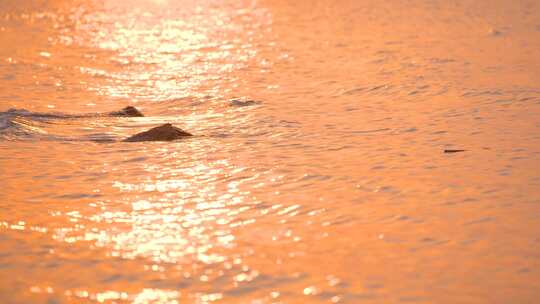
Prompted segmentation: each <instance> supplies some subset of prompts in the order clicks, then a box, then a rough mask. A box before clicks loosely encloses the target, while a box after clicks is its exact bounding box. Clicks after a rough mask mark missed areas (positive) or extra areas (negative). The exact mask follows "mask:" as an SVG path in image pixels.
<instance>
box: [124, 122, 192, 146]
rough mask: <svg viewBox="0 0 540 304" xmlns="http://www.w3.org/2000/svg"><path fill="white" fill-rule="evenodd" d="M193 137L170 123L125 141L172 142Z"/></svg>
mask: <svg viewBox="0 0 540 304" xmlns="http://www.w3.org/2000/svg"><path fill="white" fill-rule="evenodd" d="M188 136H193V135H192V134H191V133H188V132H186V131H184V130H182V129H180V128H177V127H175V126H173V125H172V124H170V123H167V124H164V125H161V126H159V127H155V128H152V129H150V130H148V131H144V132H141V133H137V134H135V135H133V136H130V137H128V138H126V139H124V141H128V142H134V141H172V140H176V139H180V138H183V137H188Z"/></svg>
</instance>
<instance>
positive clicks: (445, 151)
mask: <svg viewBox="0 0 540 304" xmlns="http://www.w3.org/2000/svg"><path fill="white" fill-rule="evenodd" d="M465 151H467V150H462V149H445V150H444V153H458V152H465Z"/></svg>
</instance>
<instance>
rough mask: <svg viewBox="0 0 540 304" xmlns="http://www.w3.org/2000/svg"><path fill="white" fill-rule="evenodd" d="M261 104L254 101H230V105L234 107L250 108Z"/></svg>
mask: <svg viewBox="0 0 540 304" xmlns="http://www.w3.org/2000/svg"><path fill="white" fill-rule="evenodd" d="M260 103H261V102H260V101H258V100H252V99H231V100H229V105H230V106H233V107H248V106H254V105H258V104H260Z"/></svg>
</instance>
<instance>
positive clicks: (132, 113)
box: [109, 106, 144, 117]
mask: <svg viewBox="0 0 540 304" xmlns="http://www.w3.org/2000/svg"><path fill="white" fill-rule="evenodd" d="M109 115H110V116H119V117H144V115H143V114H142V113H141V112H140V111H139V110H137V108H135V107H132V106H127V107H125V108H123V109H122V110H120V111H115V112H111V113H109Z"/></svg>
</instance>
